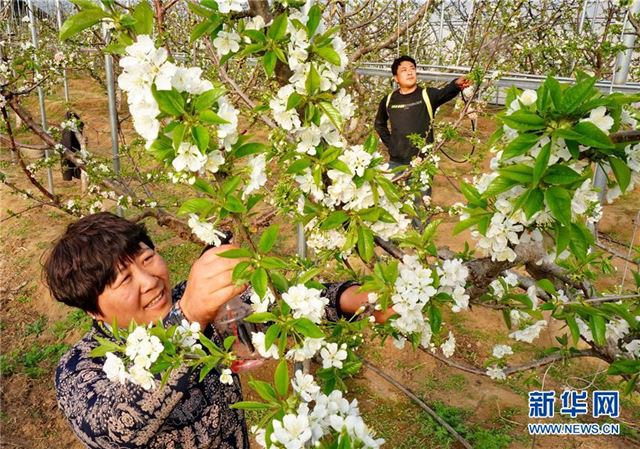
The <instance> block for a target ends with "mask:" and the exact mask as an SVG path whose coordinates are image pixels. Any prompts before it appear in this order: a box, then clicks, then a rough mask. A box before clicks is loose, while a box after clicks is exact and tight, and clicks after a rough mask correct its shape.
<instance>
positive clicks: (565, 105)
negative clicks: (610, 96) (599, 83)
mask: <svg viewBox="0 0 640 449" xmlns="http://www.w3.org/2000/svg"><path fill="white" fill-rule="evenodd" d="M595 84H596V78H595V77H589V78H585V79H584V80H582V81H580V82H578V83H577V84H575V85H574V86H571V87H570V88H568V89H566V90H565V91H564V92H563V95H562V106H561V108H560V111H561V112H562V113H563V114H571V113H572V112H573V111H575V110H576V109H577V108H578V106H580V104H581V103H582V102H584V101H585V100H588V99H589V98H591V95H592V89H593V86H594V85H595Z"/></svg>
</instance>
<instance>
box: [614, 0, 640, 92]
mask: <svg viewBox="0 0 640 449" xmlns="http://www.w3.org/2000/svg"><path fill="white" fill-rule="evenodd" d="M639 12H640V1H639V0H636V1H634V2H633V3H632V4H631V6H630V7H629V10H628V11H627V15H626V19H625V23H624V24H623V28H622V29H623V31H622V34H623V36H624V38H623V44H624V46H625V47H626V50H625V51H621V52H620V53H618V59H617V60H616V65H615V67H619V68H620V70H618V71H617V72H616V73H614V77H613V82H614V83H616V84H624V83H626V82H627V77H628V76H629V66H630V65H631V56H632V55H633V46H634V44H635V41H636V35H635V33H634V29H633V25H631V21H630V20H629V15H632V16H634V15H636V14H638V13H639ZM615 67H614V69H615Z"/></svg>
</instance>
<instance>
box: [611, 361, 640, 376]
mask: <svg viewBox="0 0 640 449" xmlns="http://www.w3.org/2000/svg"><path fill="white" fill-rule="evenodd" d="M638 372H640V360H631V359H622V360H616V361H615V362H613V363H612V364H611V365H609V369H608V370H607V374H610V375H612V376H619V375H621V374H637V373H638Z"/></svg>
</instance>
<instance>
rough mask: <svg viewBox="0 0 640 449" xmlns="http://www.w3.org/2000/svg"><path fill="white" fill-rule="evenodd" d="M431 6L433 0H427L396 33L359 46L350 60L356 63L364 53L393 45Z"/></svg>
mask: <svg viewBox="0 0 640 449" xmlns="http://www.w3.org/2000/svg"><path fill="white" fill-rule="evenodd" d="M430 6H431V0H427V1H426V2H425V3H424V4H423V5H422V6H421V7H420V8H419V9H418V10H417V11H416V13H415V15H414V16H413V18H412V19H411V20H410V21H408V22H407V23H405V24H404V26H402V27H400V28H398V29H396V31H395V32H394V33H392V34H391V35H389V36H388V37H387V38H386V39H383V40H380V41H377V42H376V43H374V44H371V45H367V46H365V47H360V48H358V49H357V50H356V51H355V52H353V53H351V55H350V56H349V61H350V62H351V63H354V62H356V61H358V60H359V59H360V58H362V57H363V56H364V55H366V54H367V53H371V52H373V51H378V50H381V49H383V48H385V47H388V46H389V45H392V44H393V43H394V42H395V41H397V40H398V39H399V38H400V36H401V35H402V34H403V33H405V32H406V31H407V30H408V29H409V28H411V27H412V26H414V25H415V24H416V23H418V21H420V19H422V17H423V16H424V15H425V13H426V12H427V11H428V10H429V7H430Z"/></svg>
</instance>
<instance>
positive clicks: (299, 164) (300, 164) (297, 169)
mask: <svg viewBox="0 0 640 449" xmlns="http://www.w3.org/2000/svg"><path fill="white" fill-rule="evenodd" d="M310 165H311V160H310V159H307V158H302V159H298V160H296V161H295V162H294V163H293V164H291V165H290V166H289V168H287V173H289V174H295V175H297V174H299V173H301V172H303V171H304V169H305V168H307V167H309V166H310Z"/></svg>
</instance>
